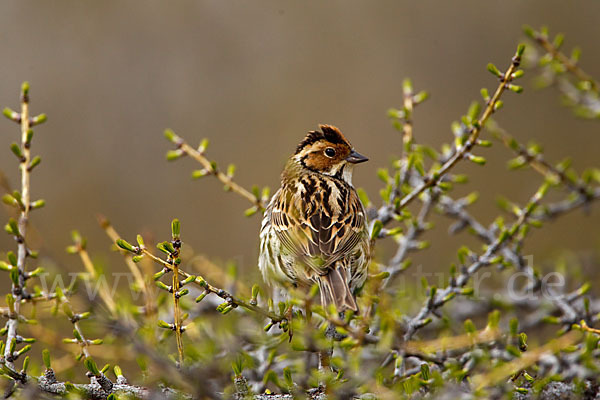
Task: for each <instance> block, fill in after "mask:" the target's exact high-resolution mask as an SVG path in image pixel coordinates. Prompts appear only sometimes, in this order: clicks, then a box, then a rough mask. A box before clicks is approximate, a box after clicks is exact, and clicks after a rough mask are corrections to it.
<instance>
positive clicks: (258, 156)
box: [0, 0, 600, 276]
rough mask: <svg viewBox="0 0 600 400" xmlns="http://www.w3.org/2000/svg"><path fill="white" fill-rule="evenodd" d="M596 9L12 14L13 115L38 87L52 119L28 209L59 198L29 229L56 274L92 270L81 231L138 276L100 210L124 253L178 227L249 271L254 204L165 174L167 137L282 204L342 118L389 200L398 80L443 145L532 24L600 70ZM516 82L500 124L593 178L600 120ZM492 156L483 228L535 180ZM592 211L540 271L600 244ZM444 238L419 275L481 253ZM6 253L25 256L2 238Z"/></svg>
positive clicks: (8, 6) (422, 133) (90, 8)
mask: <svg viewBox="0 0 600 400" xmlns="http://www.w3.org/2000/svg"><path fill="white" fill-rule="evenodd" d="M599 15H600V3H599V2H595V1H571V2H568V3H565V2H563V1H548V0H538V1H527V2H523V1H486V2H481V1H461V2H441V1H419V2H409V1H378V2H362V1H348V0H344V1H342V0H338V1H328V2H321V1H302V2H294V1H282V0H272V1H261V2H252V3H251V2H246V1H228V2H223V1H217V0H215V1H178V2H162V1H150V0H147V1H106V0H105V1H101V2H99V1H83V0H80V1H44V2H33V1H22V0H14V1H4V2H2V6H1V12H0V38H1V40H0V54H2V62H0V76H1V79H0V105H2V107H4V106H10V107H12V108H14V109H17V108H18V93H19V87H20V84H21V82H22V81H24V80H28V81H29V82H30V83H31V87H32V89H31V98H32V102H31V104H32V112H33V113H41V112H45V113H47V114H48V116H49V120H48V122H47V123H46V124H45V125H43V126H40V127H39V128H37V129H36V136H35V138H34V143H33V152H34V154H40V155H41V156H42V160H43V161H42V164H41V166H40V167H38V169H37V170H36V171H35V174H34V175H33V178H32V191H33V197H34V198H40V197H41V198H44V199H46V200H47V206H46V208H45V209H43V210H42V211H38V212H35V213H34V214H33V216H32V223H33V225H34V227H35V229H36V230H37V237H38V241H37V247H39V248H40V250H41V254H42V256H43V257H45V259H46V262H50V261H51V262H53V263H55V264H56V265H57V268H58V267H60V268H61V269H65V270H81V269H82V267H81V265H80V264H79V260H78V259H77V258H76V257H73V256H68V255H67V254H66V253H65V251H64V249H65V247H66V246H67V245H69V244H70V243H71V242H70V240H71V239H70V231H71V230H72V229H78V230H80V231H81V232H82V234H83V235H84V236H86V237H87V238H88V239H89V249H90V252H91V254H92V256H93V257H94V258H95V259H96V260H97V261H98V262H99V263H104V264H107V265H109V268H112V269H113V270H121V269H122V270H125V266H124V264H122V263H115V264H113V263H112V259H111V256H110V255H109V252H108V251H107V250H108V247H109V241H108V239H107V237H106V236H105V234H104V232H103V231H102V230H101V229H100V228H99V226H98V224H97V221H96V216H97V214H100V213H101V214H103V215H106V216H107V217H108V218H109V219H110V220H111V221H112V222H113V224H114V226H115V227H116V229H117V230H118V231H119V233H121V235H122V236H123V237H125V238H128V239H130V240H133V239H134V238H135V234H136V233H138V232H146V233H148V232H149V233H152V234H153V235H154V238H155V239H156V240H165V239H168V238H169V235H170V221H171V219H172V218H174V217H177V218H179V219H180V220H181V221H182V234H183V240H184V242H185V243H186V245H190V246H191V247H193V248H194V250H195V251H196V252H199V253H202V254H205V255H206V256H207V257H208V258H209V259H211V260H214V261H215V262H216V263H217V265H222V263H223V262H224V261H226V260H234V261H236V262H237V263H238V264H239V265H240V266H241V267H242V271H243V273H244V274H248V276H250V274H255V273H256V259H257V254H258V230H259V226H260V216H254V217H252V218H245V217H244V216H243V211H244V209H246V208H247V207H248V206H249V205H248V204H247V202H246V200H244V199H242V198H240V197H238V196H236V195H235V194H231V193H226V192H224V191H223V190H222V185H221V184H220V183H219V182H217V181H216V180H214V179H212V178H205V179H203V180H200V181H192V180H191V178H190V174H191V171H192V170H193V169H196V168H198V165H196V164H195V163H194V162H193V161H192V160H190V159H183V160H179V161H177V162H174V163H168V162H167V161H166V160H165V152H166V151H167V150H168V149H170V148H171V147H172V146H171V144H170V143H168V142H167V141H166V140H165V139H164V138H163V134H162V132H163V130H164V129H165V128H172V129H174V130H175V131H176V132H177V133H178V134H179V135H180V136H182V137H184V138H185V139H186V140H187V141H188V142H189V143H190V144H192V145H195V144H197V143H199V142H200V140H201V139H202V138H209V139H210V140H211V145H210V147H209V150H208V153H207V154H208V156H209V157H210V158H211V159H213V160H215V161H217V162H218V163H219V165H221V166H222V167H225V166H226V165H227V164H228V163H235V164H236V165H237V167H238V172H237V174H236V180H237V181H238V182H239V183H240V184H242V185H244V186H246V187H250V186H251V185H252V184H258V185H259V186H261V187H262V186H266V185H268V186H270V187H271V188H272V189H273V191H274V190H275V189H276V188H277V187H278V185H279V174H280V172H281V169H282V167H283V164H284V162H285V160H286V158H287V157H288V156H289V155H290V154H291V153H292V152H293V150H294V148H295V146H296V144H297V143H298V142H299V141H300V140H301V139H302V137H303V136H304V135H305V133H306V132H307V131H308V130H312V129H315V128H316V127H317V124H319V123H328V124H334V125H337V126H338V127H340V128H341V129H342V131H343V132H344V133H345V134H346V136H347V137H348V138H349V139H350V140H351V142H352V143H353V145H354V146H355V147H356V149H357V150H358V151H360V152H361V153H363V154H366V155H368V156H369V157H370V160H371V161H370V162H369V163H367V164H364V165H361V166H360V167H359V168H357V171H356V174H355V180H354V182H355V185H356V186H359V187H364V188H365V189H366V190H367V192H368V193H369V194H370V196H371V199H372V200H374V202H375V203H376V204H378V202H379V200H378V192H379V189H380V182H379V181H378V180H377V179H376V178H375V174H376V170H377V169H378V168H380V167H385V166H389V164H390V161H391V160H392V159H393V157H397V156H399V155H400V153H401V140H400V135H399V133H398V132H396V131H395V130H394V129H393V128H392V126H391V124H390V122H389V120H388V118H387V116H386V111H387V110H388V109H389V108H390V107H398V106H400V105H401V99H402V81H403V79H404V78H406V77H410V78H412V80H413V82H414V85H415V89H416V90H423V89H424V90H427V91H429V93H430V94H431V98H430V100H428V101H427V102H426V103H424V104H423V105H422V106H420V107H419V108H418V109H417V111H416V115H415V137H416V140H417V142H419V143H425V144H429V145H431V146H433V147H435V148H439V147H440V146H441V144H442V143H446V142H450V141H451V140H452V136H451V132H450V129H449V128H450V123H451V122H452V121H453V120H458V119H459V118H460V117H461V115H463V114H464V113H465V112H466V110H467V108H468V106H469V104H470V102H471V101H472V100H479V99H480V98H481V97H480V95H479V90H480V88H482V87H488V88H493V87H495V85H496V84H497V80H496V79H495V78H494V77H493V76H492V75H490V74H489V73H488V72H487V71H486V65H487V63H488V62H493V63H495V64H496V65H497V66H498V67H499V68H501V69H502V68H505V66H507V65H508V63H509V62H510V57H511V56H512V55H513V53H514V51H515V49H516V46H517V44H518V43H519V42H521V41H523V40H524V37H523V34H522V25H523V24H529V25H532V26H534V27H539V26H541V25H548V26H549V27H550V30H551V32H559V31H560V32H564V33H565V34H566V43H565V49H568V50H569V51H570V49H571V48H572V47H573V46H575V45H578V46H580V47H581V48H582V50H583V56H582V61H581V64H580V65H581V66H582V67H583V68H584V69H585V70H586V71H587V72H589V73H590V74H592V75H594V76H595V77H596V78H598V77H600V54H598V52H597V46H598V45H597V40H598V37H600V25H599V24H598V17H599ZM522 83H523V84H524V86H525V92H524V93H523V94H522V95H516V94H513V93H507V94H506V96H505V97H504V101H505V107H504V109H503V110H502V112H500V113H498V114H497V115H496V119H497V121H498V122H499V123H500V124H501V125H502V126H503V127H504V128H505V129H507V130H508V131H509V132H510V133H511V134H513V135H514V136H516V137H517V138H519V139H520V140H521V141H523V142H527V141H528V140H535V141H538V142H540V143H542V144H543V145H544V148H545V151H546V155H547V157H548V159H549V160H551V161H554V162H558V161H559V160H561V159H563V158H564V157H567V156H571V157H572V158H573V163H574V166H575V168H577V169H578V170H579V171H581V170H582V169H583V168H585V167H589V166H593V165H596V166H599V165H600V160H599V159H598V146H599V145H600V136H599V133H598V128H597V125H595V123H594V122H593V121H592V122H590V121H585V120H577V119H575V118H573V117H572V113H571V111H570V110H568V109H566V108H562V107H561V106H560V99H559V96H558V93H557V92H556V91H555V90H553V89H546V90H543V91H536V90H534V88H533V85H532V81H531V76H529V77H528V76H526V77H525V78H524V80H523V81H522ZM0 132H1V136H0V170H1V171H2V172H3V173H4V174H5V175H6V177H7V179H8V182H9V183H10V185H11V186H12V187H18V186H19V178H18V176H19V175H18V169H17V162H16V160H15V158H14V157H13V156H12V154H10V150H9V144H10V143H11V142H13V141H17V140H18V128H17V127H16V126H15V125H14V124H13V123H11V122H10V121H8V120H6V119H2V120H1V122H0ZM480 154H481V155H484V156H486V157H487V158H488V165H486V167H484V168H481V167H477V166H472V165H471V166H467V165H464V166H460V168H459V171H461V172H465V173H469V174H470V176H471V181H470V182H469V183H468V184H467V185H466V186H465V187H464V188H461V189H460V190H459V191H458V192H459V193H467V192H469V191H472V190H477V191H479V192H480V194H481V198H480V200H479V202H478V203H476V204H475V205H474V207H473V213H474V214H475V215H476V216H477V217H479V218H480V220H481V221H482V222H484V223H486V224H487V223H490V222H492V221H493V220H494V218H495V217H496V215H498V214H499V213H500V211H499V210H498V209H497V207H496V205H495V200H496V199H497V197H498V196H499V195H503V196H505V197H508V198H509V199H511V200H514V201H517V202H521V203H522V202H523V201H525V200H526V199H527V198H529V196H530V195H531V194H532V193H533V192H534V191H535V190H536V188H537V185H538V183H539V177H538V176H537V175H535V174H534V173H532V172H528V171H524V172H508V171H507V170H506V160H507V159H509V158H512V154H511V153H509V152H508V151H507V150H506V149H505V148H504V147H502V146H501V145H499V144H496V145H495V146H494V147H492V148H491V149H484V150H481V151H480ZM598 216H599V212H598V210H593V209H592V210H591V212H589V213H588V214H585V213H583V212H581V211H578V212H576V213H573V214H572V215H569V216H567V217H566V218H563V219H561V220H560V221H558V222H557V223H555V224H552V225H551V226H550V227H547V228H546V229H545V230H543V231H541V232H539V234H536V233H534V234H533V237H532V240H530V241H529V242H528V244H527V246H528V250H529V251H530V252H531V254H533V255H534V257H535V260H536V262H539V263H542V262H543V261H544V260H545V259H546V258H548V259H549V258H551V257H552V256H553V255H554V254H555V253H556V252H558V251H561V249H566V248H568V249H572V250H574V251H576V252H585V251H589V250H591V249H594V248H595V247H596V246H597V245H598V239H599V238H600V235H599V233H598V228H597V227H598V223H599V222H600V219H599V218H598ZM447 225H448V221H447V220H445V219H442V218H438V222H437V226H436V228H437V229H435V230H433V231H431V232H428V233H427V234H426V235H425V237H424V238H425V239H428V240H430V241H431V251H427V252H423V254H419V255H418V256H417V257H416V262H417V263H419V264H422V265H423V269H424V270H431V271H433V270H447V268H448V265H449V264H450V263H451V262H453V261H454V260H455V258H456V256H455V251H456V248H457V246H458V245H459V244H461V243H464V242H465V240H468V239H465V235H466V234H462V235H461V236H460V237H458V238H452V239H447V233H446V231H447ZM0 245H1V247H0V248H2V249H12V248H13V247H14V243H12V239H11V238H10V237H8V235H6V236H1V237H0ZM385 251H386V250H385V249H380V256H381V257H382V258H383V257H385V255H386V254H385ZM115 260H117V261H118V259H115ZM252 276H254V275H252Z"/></svg>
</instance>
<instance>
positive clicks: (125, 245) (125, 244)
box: [116, 239, 136, 253]
mask: <svg viewBox="0 0 600 400" xmlns="http://www.w3.org/2000/svg"><path fill="white" fill-rule="evenodd" d="M116 243H117V246H119V247H120V248H122V249H123V250H127V251H130V252H132V253H135V252H136V250H135V248H134V247H133V246H132V245H131V244H130V243H129V242H127V241H126V240H123V239H117V242H116Z"/></svg>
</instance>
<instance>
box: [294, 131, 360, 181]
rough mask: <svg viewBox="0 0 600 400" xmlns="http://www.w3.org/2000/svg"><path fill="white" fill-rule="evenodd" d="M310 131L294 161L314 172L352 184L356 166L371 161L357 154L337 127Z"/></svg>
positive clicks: (297, 151) (299, 146) (298, 149)
mask: <svg viewBox="0 0 600 400" xmlns="http://www.w3.org/2000/svg"><path fill="white" fill-rule="evenodd" d="M319 129H320V130H317V131H310V132H308V135H306V137H305V138H304V140H302V142H300V144H299V145H298V147H297V148H296V153H295V154H294V156H293V160H294V162H295V163H296V164H297V165H300V166H301V167H302V168H306V169H308V170H310V171H312V172H316V173H319V174H323V175H329V176H334V177H337V178H339V179H343V180H344V181H346V182H347V183H349V184H351V183H352V181H351V179H352V168H353V167H354V164H358V163H361V162H365V161H368V160H369V159H368V158H367V157H365V156H363V155H362V154H360V153H358V152H356V151H355V150H354V149H353V148H352V145H351V144H350V142H348V139H346V138H345V137H344V135H343V134H342V132H340V130H339V129H338V128H336V127H335V126H331V125H319Z"/></svg>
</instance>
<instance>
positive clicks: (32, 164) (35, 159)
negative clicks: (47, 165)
mask: <svg viewBox="0 0 600 400" xmlns="http://www.w3.org/2000/svg"><path fill="white" fill-rule="evenodd" d="M41 162H42V158H41V157H40V156H35V157H33V159H32V160H31V162H30V163H29V168H28V169H29V171H32V170H33V169H34V168H35V167H37V166H38V165H40V163H41Z"/></svg>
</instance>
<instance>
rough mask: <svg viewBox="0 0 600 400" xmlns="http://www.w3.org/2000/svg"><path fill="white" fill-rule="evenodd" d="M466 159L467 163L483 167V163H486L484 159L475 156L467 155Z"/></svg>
mask: <svg viewBox="0 0 600 400" xmlns="http://www.w3.org/2000/svg"><path fill="white" fill-rule="evenodd" d="M467 158H468V159H469V161H472V162H474V163H475V164H479V165H485V163H486V159H485V158H484V157H481V156H475V155H473V154H469V155H468V157H467Z"/></svg>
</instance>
